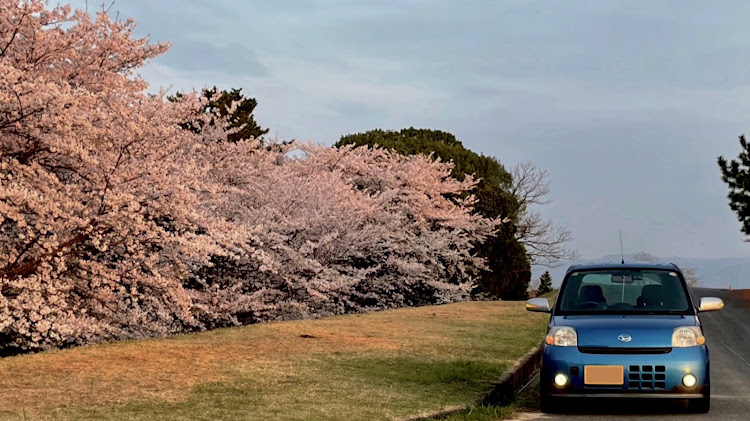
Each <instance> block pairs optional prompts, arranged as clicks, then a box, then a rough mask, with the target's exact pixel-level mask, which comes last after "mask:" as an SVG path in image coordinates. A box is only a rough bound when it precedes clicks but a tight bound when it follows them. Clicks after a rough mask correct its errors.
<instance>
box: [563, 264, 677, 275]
mask: <svg viewBox="0 0 750 421" xmlns="http://www.w3.org/2000/svg"><path fill="white" fill-rule="evenodd" d="M596 269H660V270H674V271H677V272H680V273H682V272H681V271H680V268H679V267H677V265H675V264H674V263H651V262H625V263H622V262H600V263H585V264H579V265H572V266H570V267H569V268H568V270H567V271H566V272H565V274H566V275H567V274H568V273H570V272H572V271H575V270H596Z"/></svg>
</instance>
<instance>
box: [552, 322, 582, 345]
mask: <svg viewBox="0 0 750 421" xmlns="http://www.w3.org/2000/svg"><path fill="white" fill-rule="evenodd" d="M544 340H545V342H546V343H547V345H554V346H578V333H577V332H576V330H575V329H574V328H572V327H568V326H554V327H552V328H551V329H550V330H549V332H547V337H546V338H545V339H544Z"/></svg>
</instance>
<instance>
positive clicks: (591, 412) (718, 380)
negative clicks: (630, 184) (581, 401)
mask: <svg viewBox="0 0 750 421" xmlns="http://www.w3.org/2000/svg"><path fill="white" fill-rule="evenodd" d="M694 294H695V296H696V300H697V299H698V298H697V297H706V296H710V297H719V298H721V299H723V300H724V302H725V304H726V305H725V307H724V310H722V311H717V312H710V313H701V314H700V315H699V317H700V319H701V322H702V323H703V326H704V329H705V334H706V343H707V344H708V347H709V348H708V349H709V353H710V358H711V412H709V413H708V414H702V415H699V414H691V413H689V412H687V410H686V408H685V407H684V405H681V404H680V403H679V402H669V401H647V402H642V401H626V402H622V401H605V402H599V403H596V404H590V403H588V402H587V405H590V407H588V408H585V409H576V410H575V411H574V412H568V413H565V414H553V415H551V414H540V413H535V414H524V416H523V417H522V419H524V420H530V419H539V420H587V421H595V420H614V419H618V420H622V419H628V420H639V419H654V420H694V419H695V420H697V419H703V420H705V419H714V420H743V421H744V420H750V308H748V304H747V303H746V302H744V301H742V300H736V299H730V297H729V294H728V291H727V290H716V289H701V288H698V289H695V290H694Z"/></svg>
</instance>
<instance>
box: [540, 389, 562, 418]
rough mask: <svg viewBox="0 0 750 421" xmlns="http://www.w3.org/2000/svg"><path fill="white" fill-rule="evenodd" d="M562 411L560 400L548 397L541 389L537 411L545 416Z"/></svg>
mask: <svg viewBox="0 0 750 421" xmlns="http://www.w3.org/2000/svg"><path fill="white" fill-rule="evenodd" d="M562 409H563V405H562V402H561V400H560V398H553V397H551V396H549V394H548V392H547V391H545V390H544V388H541V389H540V390H539V410H540V411H542V412H544V413H546V414H554V413H556V412H560V411H562Z"/></svg>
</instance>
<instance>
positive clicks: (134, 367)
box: [0, 302, 548, 421]
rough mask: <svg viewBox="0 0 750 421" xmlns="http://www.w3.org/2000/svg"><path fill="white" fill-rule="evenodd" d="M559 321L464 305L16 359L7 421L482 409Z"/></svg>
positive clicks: (5, 389)
mask: <svg viewBox="0 0 750 421" xmlns="http://www.w3.org/2000/svg"><path fill="white" fill-rule="evenodd" d="M547 317H548V316H547V315H544V314H535V313H528V312H526V311H525V309H524V303H523V302H464V303H456V304H448V305H443V306H434V307H421V308H410V309H399V310H391V311H383V312H376V313H371V314H361V315H349V316H338V317H330V318H324V319H318V320H308V321H293V322H279V323H269V324H262V325H253V326H245V327H237V328H229V329H219V330H214V331H210V332H203V333H198V334H192V335H179V336H173V337H169V338H163V339H152V340H142V341H128V342H119V343H110V344H103V345H96V346H87V347H81V348H76V349H68V350H62V351H52V352H45V353H39V354H33V355H22V356H16V357H9V358H4V359H0V419H3V420H5V419H9V420H47V419H53V420H115V419H116V420H148V421H158V420H387V419H399V418H403V417H407V416H410V415H415V414H419V413H426V412H431V411H435V410H439V409H442V408H445V407H448V406H452V405H460V404H468V403H471V402H475V401H476V400H478V399H480V398H481V397H482V396H483V395H484V394H485V393H486V392H487V391H489V389H490V388H491V385H490V384H489V382H491V381H493V380H496V379H497V378H499V376H500V375H501V374H502V372H503V371H504V370H505V369H506V367H508V366H509V365H511V364H512V363H513V362H515V361H516V360H517V359H518V358H520V357H521V356H523V355H524V354H525V353H526V352H528V351H529V350H530V349H531V348H532V347H533V346H535V345H536V344H538V343H539V342H540V341H541V339H542V335H543V334H544V331H545V327H546V322H547Z"/></svg>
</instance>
